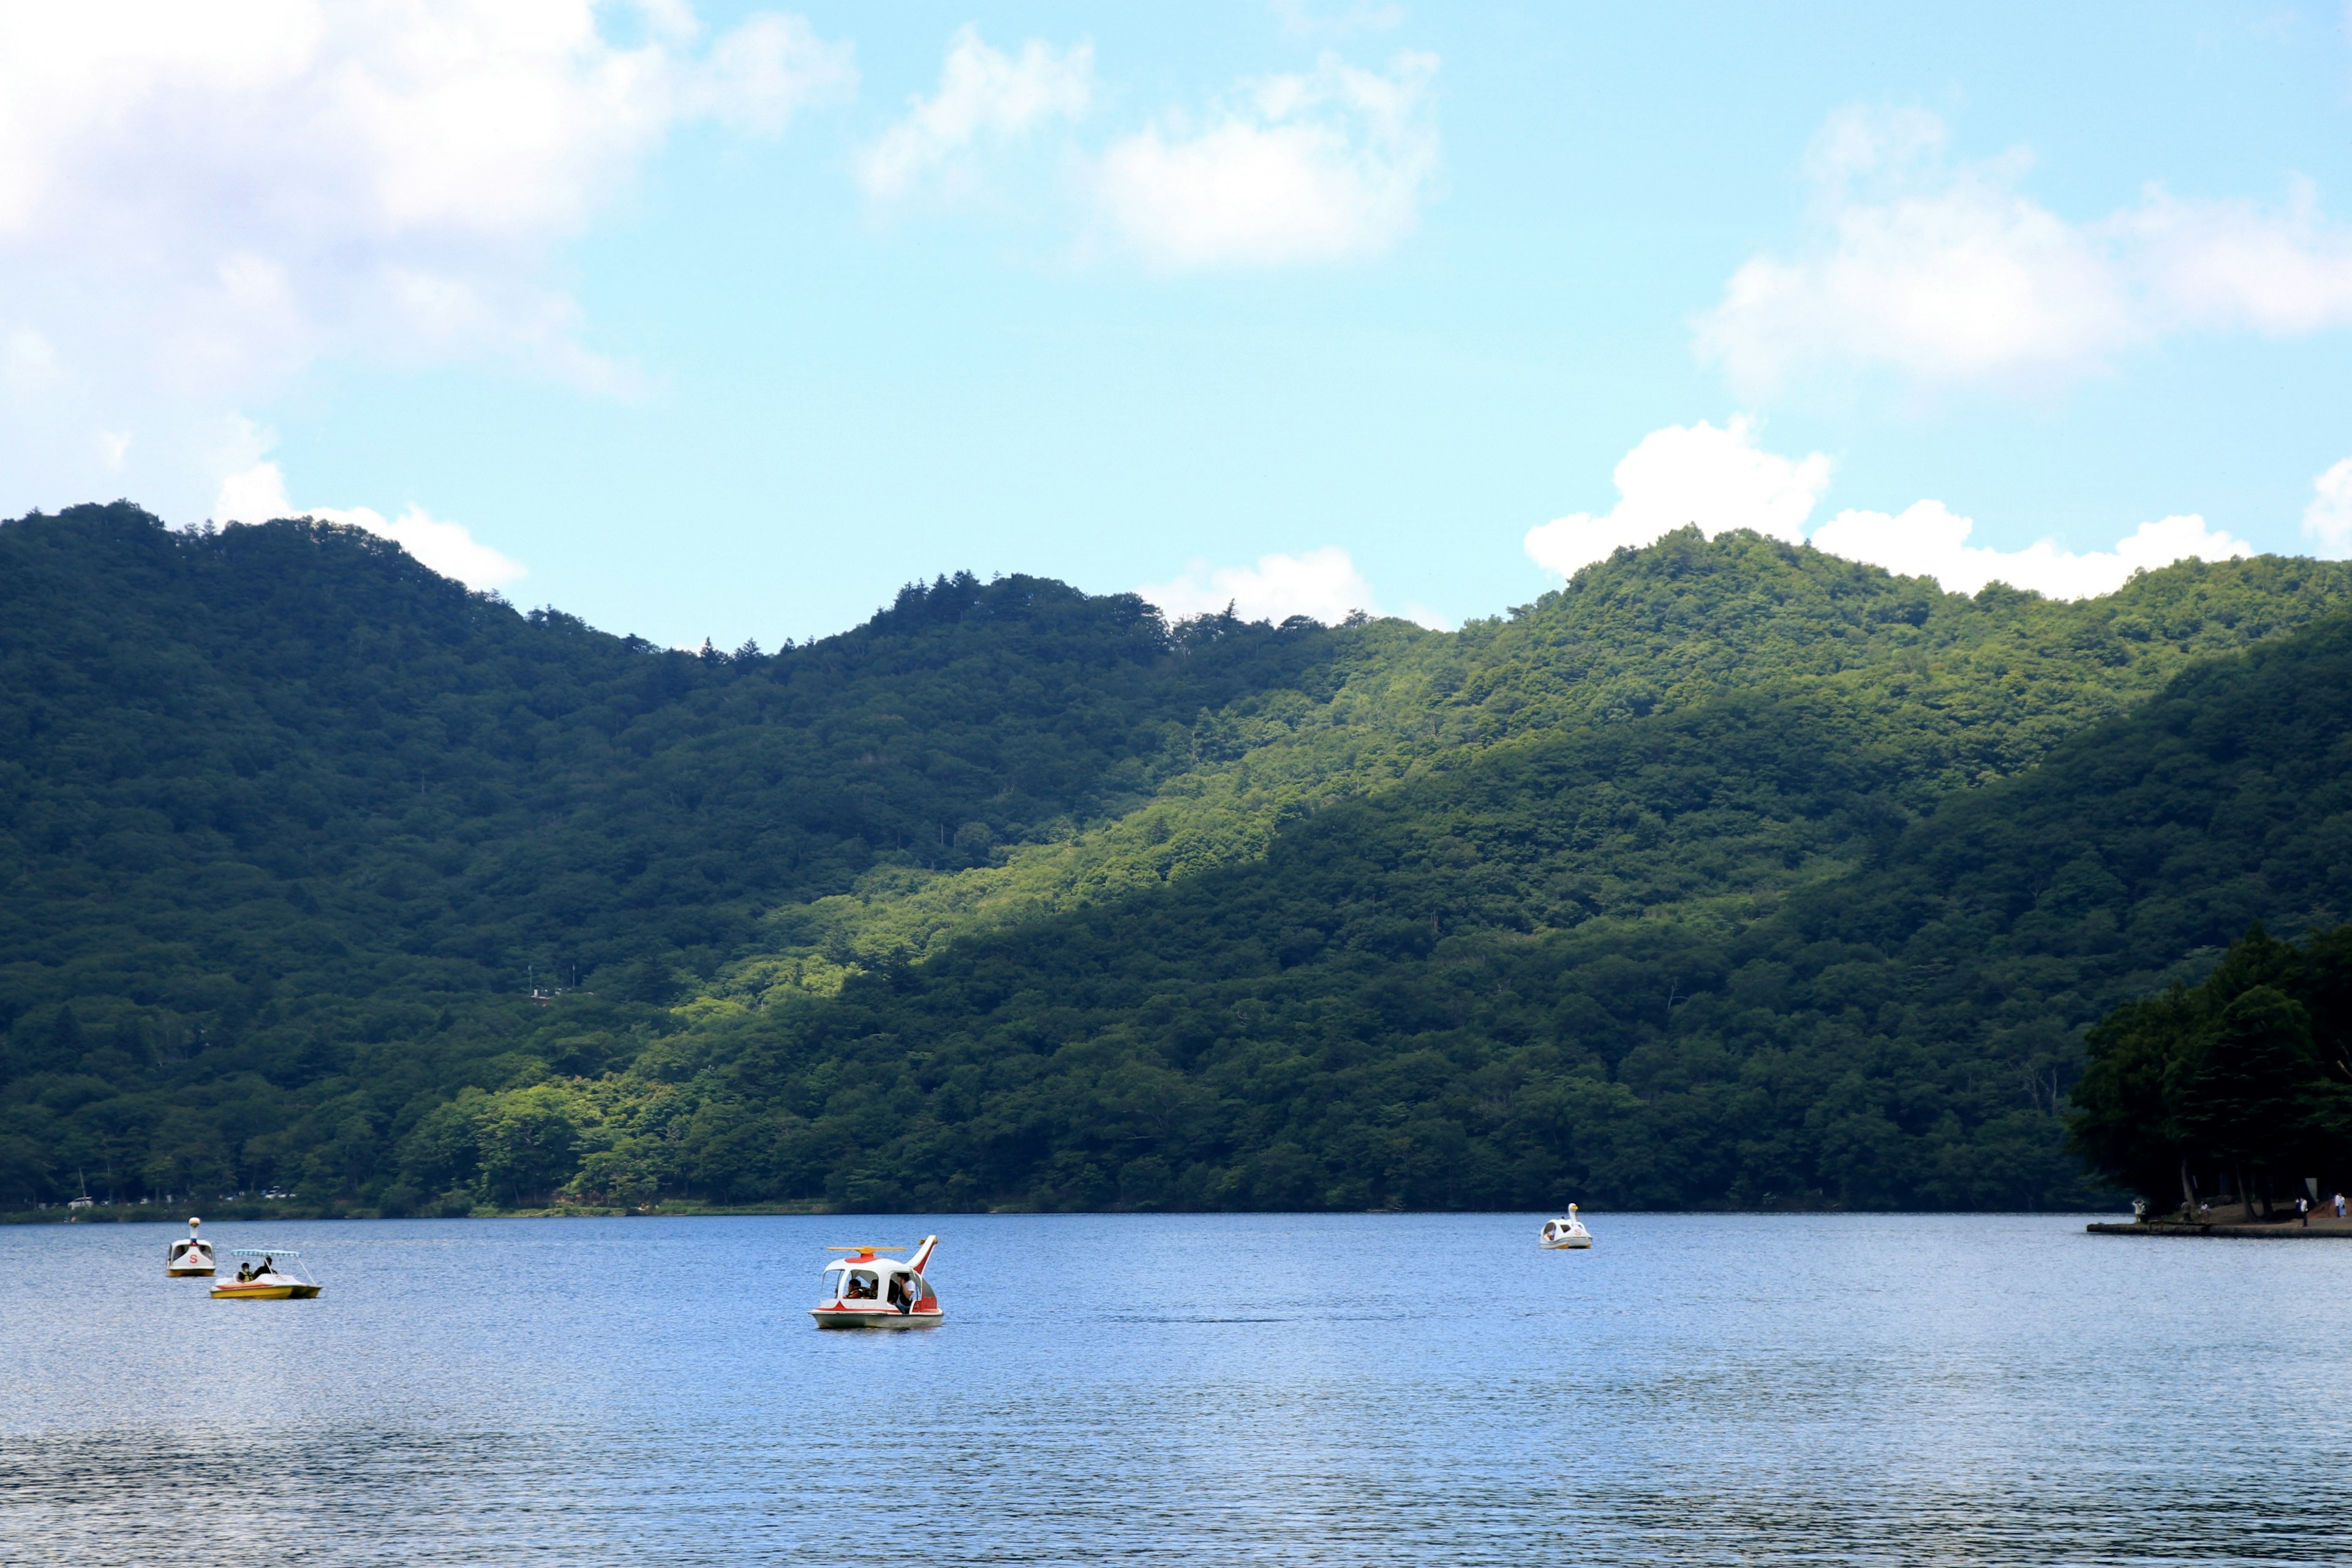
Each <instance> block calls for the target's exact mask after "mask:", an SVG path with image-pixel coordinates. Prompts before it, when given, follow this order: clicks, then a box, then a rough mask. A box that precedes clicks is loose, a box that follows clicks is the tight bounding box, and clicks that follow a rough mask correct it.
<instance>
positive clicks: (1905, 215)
mask: <svg viewBox="0 0 2352 1568" xmlns="http://www.w3.org/2000/svg"><path fill="white" fill-rule="evenodd" d="M1945 140H1946V138H1945V131H1944V126H1943V124H1942V122H1941V121H1938V120H1937V119H1936V118H1935V117H1934V116H1932V115H1928V114H1924V113H1920V112H1918V111H1916V110H1915V111H1908V112H1903V113H1895V114H1879V113H1872V112H1867V111H1863V110H1847V111H1845V112H1843V113H1841V114H1839V115H1837V116H1834V117H1832V120H1831V121H1830V122H1829V123H1828V125H1827V126H1825V127H1824V128H1823V130H1822V132H1821V134H1820V135H1819V136H1818V137H1816V138H1815V140H1814V143H1813V146H1812V149H1811V153H1809V156H1808V174H1809V175H1810V177H1811V181H1812V184H1813V187H1814V204H1813V212H1812V214H1811V220H1810V226H1811V229H1812V230H1813V234H1812V237H1811V241H1810V242H1809V243H1808V244H1807V245H1806V246H1805V247H1803V249H1802V250H1801V253H1800V254H1799V255H1797V256H1796V257H1795V258H1793V259H1784V258H1779V257H1774V256H1758V257H1756V258H1752V259H1750V260H1748V262H1746V263H1745V264H1744V265H1742V266H1741V267H1740V268H1738V270H1737V271H1736V272H1734V273H1733V274H1732V277H1731V279H1730V281H1729V282H1728V284H1727V286H1726V288H1725V290H1724V297H1723V300H1722V301H1721V302H1720V303H1719V304H1717V306H1716V308H1715V309H1714V310H1710V311H1708V312H1706V314H1705V315H1703V316H1702V317H1700V318H1699V321H1698V322H1697V331H1696V346H1697V349H1698V352H1699V353H1700V354H1701V355H1702V357H1704V358H1706V359H1708V360H1710V361H1713V362H1716V363H1720V364H1721V365H1722V366H1723V367H1724V369H1725V370H1726V372H1727V374H1729V375H1730V377H1731V378H1732V381H1733V383H1734V384H1737V385H1738V386H1740V387H1742V388H1743V389H1746V390H1748V391H1750V392H1763V391H1769V390H1770V389H1773V388H1776V387H1779V386H1781V385H1783V384H1787V383H1790V382H1791V381H1796V380H1801V379H1804V378H1807V377H1811V376H1814V375H1818V374H1823V373H1830V374H1835V373H1840V372H1847V371H1853V370H1858V369H1859V370H1871V369H1875V370H1884V371H1891V372H1894V373H1895V374H1899V375H1902V376H1904V377H1906V378H1909V379H1912V380H1915V381H1918V382H1922V383H1937V382H1966V381H1978V382H1990V383H1995V384H2011V385H2014V386H2020V387H2023V386H2042V385H2046V384H2049V383H2050V382H2051V381H2053V380H2055V379H2063V378H2067V377H2073V376H2079V375H2084V374H2092V373H2095V372H2096V371H2098V370H2100V369H2101V368H2102V367H2104V366H2105V364H2106V363H2108V361H2109V360H2110V359H2111V358H2112V357H2113V356H2114V355H2115V354H2116V353H2120V352H2122V351H2124V350H2126V349H2129V348H2132V347H2135V346H2137V345H2140V344H2143V343H2147V342H2155V341H2157V340H2158V339H2159V338H2161V337H2163V336H2165V335H2167V334H2169V333H2175V332H2180V331H2192V330H2206V331H2256V332H2261V333H2265V334H2269V335H2273V336H2280V335H2287V334H2292V333H2299V332H2308V331H2317V330H2320V329H2323V328H2327V327H2335V326H2342V325H2345V324H2347V323H2352V231H2347V229H2345V228H2344V227H2343V226H2339V225H2334V224H2330V223H2328V222H2327V221H2326V220H2325V219H2324V218H2323V217H2322V216H2321V215H2320V214H2319V211H2318V207H2317V202H2316V198H2315V195H2314V193H2313V191H2312V188H2311V186H2310V185H2309V184H2308V183H2307V182H2300V181H2299V182H2297V183H2296V184H2294V186H2293V187H2292V188H2291V190H2290V192H2289V199H2288V202H2287V203H2286V205H2285V207H2284V210H2282V211H2277V212H2272V211H2265V210H2263V209H2261V208H2258V207H2256V206H2254V205H2252V204H2249V203H2244V202H2221V203H2200V202H2184V201H2180V200H2178V199H2176V198H2174V197H2172V196H2170V195H2166V194H2165V193H2164V192H2162V191H2161V190H2158V189H2154V188H2151V189H2150V190H2149V191H2148V192H2147V194H2146V195H2144V196H2143V197H2142V199H2141V200H2140V201H2139V202H2138V203H2137V204H2136V205H2132V206H2129V207H2126V208H2124V209H2122V210H2120V211H2118V212H2116V213H2114V214H2111V215H2109V216H2106V217H2104V218H2101V219H2099V220H2096V221H2095V222H2090V223H2081V224H2077V223H2070V222H2068V221H2067V220H2066V219H2064V218H2062V217H2060V216H2057V215H2056V214H2054V213H2053V212H2051V211H2050V210H2049V209H2048V208H2046V207H2043V206H2042V205H2038V204H2037V203H2035V202H2033V201H2032V200H2030V199H2029V198H2027V197H2026V196H2025V195H2022V194H2021V192H2020V189H2019V186H2020V184H2021V182H2022V180H2023V178H2024V175H2025V174H2026V173H2027V171H2028V170H2029V169H2030V168H2031V166H2032V159H2031V157H2030V155H2028V154H2027V153H2024V152H2022V151H2019V152H2014V153H2010V154H2008V155H2006V156H2004V157H2001V158H1999V159H1995V160H1992V161H1990V162H1985V163H1955V162H1953V161H1952V160H1950V159H1949V158H1948V156H1947V154H1946V151H1945Z"/></svg>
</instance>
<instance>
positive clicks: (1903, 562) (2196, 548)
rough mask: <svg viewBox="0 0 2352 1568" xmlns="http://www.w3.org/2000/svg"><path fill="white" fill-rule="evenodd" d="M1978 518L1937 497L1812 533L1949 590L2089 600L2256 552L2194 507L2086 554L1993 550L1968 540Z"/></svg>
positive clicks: (1859, 514)
mask: <svg viewBox="0 0 2352 1568" xmlns="http://www.w3.org/2000/svg"><path fill="white" fill-rule="evenodd" d="M1975 526H1976V524H1975V523H1974V522H1973V521H1971V520H1969V519H1968V518H1965V517H1958V516H1955V515H1954V514H1953V513H1952V512H1951V511H1949V510H1947V509H1946V508H1945V506H1944V503H1943V502H1942V501H1938V500H1923V501H1915V502H1913V503H1912V504H1911V505H1910V506H1908V507H1906V508H1905V509H1904V510H1902V511H1900V512H1898V513H1896V514H1895V515H1894V516H1892V517H1890V516H1888V515H1887V514H1886V513H1885V512H1883V511H1842V512H1840V513H1838V514H1837V516H1835V517H1833V518H1832V519H1831V520H1830V521H1827V522H1825V523H1823V524H1822V526H1821V528H1820V529H1819V530H1818V531H1815V533H1814V534H1813V537H1812V541H1811V542H1812V545H1813V547H1814V548H1815V549H1817V550H1825V551H1827V552H1829V553H1831V554H1832V555H1843V556H1844V557H1845V558H1846V559H1847V560H1849V561H1866V562H1868V563H1871V564H1872V565H1874V566H1884V567H1885V568H1886V569H1887V570H1888V571H1889V572H1892V573H1894V574H1896V575H1897V576H1902V577H1933V578H1934V579H1936V581H1937V582H1938V583H1940V584H1943V586H1944V588H1945V590H1946V591H1947V592H1948V593H1954V594H1973V593H1975V592H1976V591H1977V590H1978V589H1979V588H1981V587H1983V586H1984V585H1985V584H1988V583H1996V582H1998V583H2006V584H2009V585H2010V586H2011V587H2012V588H2027V589H2031V590H2032V591H2033V592H2034V593H2037V594H2042V595H2046V596H2047V597H2050V598H2053V599H2088V598H2095V597H2097V596H2098V595H2102V594H2112V593H2114V592H2115V591H2116V589H2118V588H2120V587H2122V586H2123V585H2124V584H2126V583H2127V582H2129V581H2130V580H2131V574H2133V573H2134V572H2137V571H2142V570H2147V571H2154V570H2155V569H2156V568H2158V567H2159V566H2169V565H2171V564H2172V563H2174V562H2176V561H2186V560H2190V559H2197V560H2203V561H2226V560H2230V559H2232V558H2234V557H2237V556H2242V555H2252V553H2253V552H2254V550H2253V546H2252V545H2250V544H2248V543H2247V542H2245V541H2244V540H2242V539H2237V538H2233V537H2231V535H2230V534H2228V533H2226V532H2223V531H2220V530H2217V529H2211V528H2208V527H2207V526H2206V523H2205V520H2204V519H2203V518H2201V517H2198V516H2196V515H2195V514H2193V513H2192V514H2189V515H2188V516H2184V517H2168V518H2164V519H2162V520H2161V521H2156V522H2143V523H2141V524H2140V525H2139V527H2138V528H2137V529H2136V530H2135V531H2133V532H2132V533H2131V535H2130V536H2129V537H2127V538H2126V539H2123V540H2121V541H2118V542H2117V543H2116V547H2115V548H2114V549H2113V550H2092V551H2086V552H2084V553H2082V554H2079V555H2077V554H2074V553H2073V552H2070V551H2065V550H2062V549H2060V548H2059V547H2058V546H2057V545H2056V544H2054V543H2053V542H2051V541H2049V540H2046V539H2044V540H2040V541H2037V542H2034V543H2032V544H2030V545H2027V546H2026V547H2025V548H2024V549H2022V550H1990V549H1985V548H1982V547H1980V546H1976V545H1971V544H1969V542H1968V538H1969V531H1971V530H1972V529H1974V528H1975Z"/></svg>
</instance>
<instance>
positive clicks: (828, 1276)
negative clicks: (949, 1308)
mask: <svg viewBox="0 0 2352 1568" xmlns="http://www.w3.org/2000/svg"><path fill="white" fill-rule="evenodd" d="M939 1244H940V1238H939V1237H936V1236H927V1237H923V1239H922V1240H921V1241H919V1242H918V1243H917V1244H916V1246H915V1255H914V1256H913V1257H912V1258H908V1259H907V1261H906V1262H904V1263H901V1262H899V1261H898V1259H897V1258H885V1257H883V1256H882V1254H883V1253H886V1252H904V1251H905V1250H906V1248H905V1247H826V1248H825V1250H826V1251H827V1252H846V1253H849V1254H851V1255H852V1256H850V1257H847V1258H836V1259H835V1260H834V1261H833V1262H831V1263H828V1264H826V1265H825V1268H824V1302H823V1303H822V1304H820V1305H818V1306H814V1307H811V1308H810V1309H809V1316H810V1317H812V1318H814V1319H815V1320H816V1326H817V1327H818V1328H820V1329H936V1328H938V1327H939V1326H940V1324H941V1323H943V1322H945V1321H947V1313H946V1311H945V1310H942V1309H941V1308H940V1298H939V1292H937V1291H936V1290H933V1289H931V1282H930V1281H929V1280H928V1279H924V1278H923V1265H925V1264H927V1263H929V1261H930V1260H931V1249H932V1248H933V1247H937V1246H939Z"/></svg>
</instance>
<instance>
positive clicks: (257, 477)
mask: <svg viewBox="0 0 2352 1568" xmlns="http://www.w3.org/2000/svg"><path fill="white" fill-rule="evenodd" d="M213 515H214V516H215V518H216V519H218V520H219V521H222V522H268V521H271V520H273V519H276V518H281V517H315V518H317V519H319V520H320V521H323V522H340V523H344V524H346V525H348V526H350V527H352V528H363V529H365V530H367V531H369V532H370V533H373V534H375V535H376V536H377V537H379V538H382V539H389V540H391V541H392V542H394V544H397V545H399V546H400V547H401V548H402V549H403V550H405V551H406V552H408V553H409V554H411V555H413V556H415V558H416V559H417V560H418V561H419V562H421V563H423V564H425V565H426V566H429V567H431V568H432V569H433V570H434V571H436V572H438V573H440V574H442V575H443V576H444V577H455V578H456V579H457V581H458V582H460V583H463V584H466V586H467V587H468V588H473V589H477V590H479V589H485V588H503V587H505V586H506V585H507V584H509V583H512V582H514V581H515V580H516V579H518V578H520V577H522V576H525V575H527V574H528V572H529V568H527V567H526V566H524V565H523V563H521V562H520V561H516V560H512V559H510V558H509V557H508V556H505V555H502V554H500V553H499V552H498V551H496V550H493V549H491V548H490V547H489V546H488V545H487V544H484V543H482V542H480V541H479V540H478V539H476V538H475V537H474V536H473V534H471V533H470V532H468V531H467V529H466V527H465V525H464V524H462V523H456V522H445V521H441V520H440V519H438V518H435V517H432V516H429V515H427V514H426V512H425V509H424V508H423V507H420V506H413V505H412V506H411V507H410V508H409V509H408V510H406V511H404V512H402V513H401V514H400V515H399V516H398V517H397V518H394V519H392V520H391V521H386V520H385V518H384V515H383V513H382V512H380V511H377V510H373V508H370V507H363V506H361V507H331V506H313V507H302V508H299V509H298V508H296V507H295V506H293V505H292V504H291V503H289V501H288V500H287V499H286V476H285V475H284V474H283V473H282V472H281V471H279V469H278V465H277V464H275V463H256V464H255V465H254V466H253V467H252V468H247V469H245V470H244V471H243V472H241V473H235V474H231V475H230V476H229V477H228V478H227V479H225V480H223V481H222V483H221V490H220V495H219V497H218V499H217V500H215V502H214V503H213Z"/></svg>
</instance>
